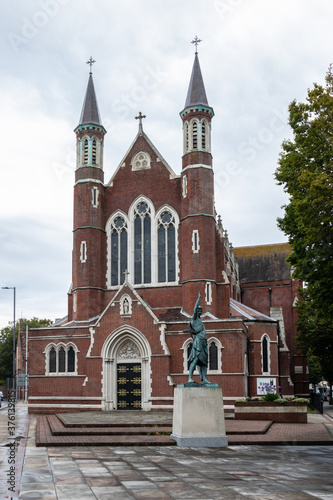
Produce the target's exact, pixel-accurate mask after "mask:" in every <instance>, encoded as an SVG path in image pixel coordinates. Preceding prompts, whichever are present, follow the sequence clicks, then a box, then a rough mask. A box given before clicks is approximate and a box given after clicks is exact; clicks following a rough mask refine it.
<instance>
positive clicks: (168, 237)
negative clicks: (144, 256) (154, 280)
mask: <svg viewBox="0 0 333 500" xmlns="http://www.w3.org/2000/svg"><path fill="white" fill-rule="evenodd" d="M157 233H158V282H159V283H165V282H171V281H176V229H175V218H174V217H173V215H172V214H171V213H170V212H169V211H165V212H163V213H162V214H161V215H160V217H159V219H158V229H157Z"/></svg>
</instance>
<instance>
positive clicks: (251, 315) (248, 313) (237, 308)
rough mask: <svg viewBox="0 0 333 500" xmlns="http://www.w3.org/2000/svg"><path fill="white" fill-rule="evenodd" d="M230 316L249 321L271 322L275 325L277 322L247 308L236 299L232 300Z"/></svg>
mask: <svg viewBox="0 0 333 500" xmlns="http://www.w3.org/2000/svg"><path fill="white" fill-rule="evenodd" d="M230 314H231V317H232V318H242V319H244V320H249V321H271V322H272V323H275V322H276V320H275V319H273V318H271V317H270V316H266V314H263V313H261V312H259V311H256V310H255V309H252V307H249V306H246V305H245V304H242V303H241V302H238V301H237V300H235V299H231V298H230Z"/></svg>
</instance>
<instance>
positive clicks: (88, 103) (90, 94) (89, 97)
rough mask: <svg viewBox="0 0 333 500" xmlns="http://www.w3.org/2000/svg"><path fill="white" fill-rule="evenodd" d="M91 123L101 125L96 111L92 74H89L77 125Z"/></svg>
mask: <svg viewBox="0 0 333 500" xmlns="http://www.w3.org/2000/svg"><path fill="white" fill-rule="evenodd" d="M88 123H92V124H95V125H102V121H101V117H100V114H99V111H98V105H97V99H96V93H95V87H94V82H93V78H92V74H91V73H90V74H89V80H88V86H87V91H86V95H85V98H84V101H83V106H82V111H81V116H80V122H79V125H84V124H88Z"/></svg>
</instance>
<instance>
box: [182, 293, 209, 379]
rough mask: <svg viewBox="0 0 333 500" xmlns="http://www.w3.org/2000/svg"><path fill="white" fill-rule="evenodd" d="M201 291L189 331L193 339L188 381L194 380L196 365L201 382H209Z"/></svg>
mask: <svg viewBox="0 0 333 500" xmlns="http://www.w3.org/2000/svg"><path fill="white" fill-rule="evenodd" d="M200 300H201V293H200V292H199V297H198V300H197V301H196V303H195V306H194V311H193V315H192V319H191V321H190V324H189V327H188V330H185V331H187V332H190V334H191V337H192V339H193V344H192V350H191V353H190V356H189V358H188V362H189V379H188V383H191V382H194V380H193V372H194V370H195V367H196V366H197V367H198V370H199V374H200V379H201V382H203V383H204V384H209V383H210V382H208V380H207V378H206V375H207V368H208V347H207V339H206V330H205V327H204V325H203V322H202V321H201V319H200V316H201V314H202V307H201V306H200V305H199V304H200Z"/></svg>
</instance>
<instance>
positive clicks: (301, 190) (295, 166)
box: [275, 66, 333, 386]
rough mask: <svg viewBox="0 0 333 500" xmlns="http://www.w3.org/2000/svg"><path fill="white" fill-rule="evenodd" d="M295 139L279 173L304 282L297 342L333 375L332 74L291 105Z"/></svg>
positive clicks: (294, 257)
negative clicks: (323, 82)
mask: <svg viewBox="0 0 333 500" xmlns="http://www.w3.org/2000/svg"><path fill="white" fill-rule="evenodd" d="M289 125H290V126H291V128H292V131H293V140H287V141H284V142H283V144H282V152H281V154H280V157H279V166H278V168H277V170H276V172H275V177H276V180H277V181H278V183H279V184H280V185H282V186H283V188H284V190H285V191H286V193H288V195H289V203H288V204H286V205H285V206H284V207H283V208H284V216H283V217H281V218H279V219H278V225H279V227H280V228H281V229H282V231H284V233H285V234H286V235H288V238H289V242H290V243H291V246H292V252H291V255H290V257H289V259H288V260H289V262H290V264H291V266H292V267H293V268H294V277H295V278H298V279H301V280H302V281H304V282H305V289H304V290H303V291H301V292H300V293H301V295H302V301H300V302H299V303H298V315H299V320H298V323H297V327H298V331H299V336H298V342H299V345H300V346H301V347H302V349H303V350H305V351H306V352H312V353H313V354H314V355H315V356H317V358H318V359H319V361H320V364H321V368H322V371H323V375H324V377H325V378H326V379H327V380H328V381H329V383H330V385H331V386H332V380H333V374H332V373H331V372H332V367H333V363H332V360H333V299H332V297H333V73H332V67H331V66H330V68H329V70H328V72H327V74H326V78H325V85H318V84H314V87H313V89H309V90H308V95H307V98H306V102H304V103H302V102H296V101H295V100H294V101H293V102H292V103H291V104H290V106H289Z"/></svg>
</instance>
